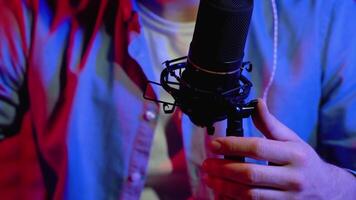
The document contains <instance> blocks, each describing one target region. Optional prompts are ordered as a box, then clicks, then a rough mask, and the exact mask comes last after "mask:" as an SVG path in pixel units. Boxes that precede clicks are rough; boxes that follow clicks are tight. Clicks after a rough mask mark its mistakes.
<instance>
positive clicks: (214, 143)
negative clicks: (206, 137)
mask: <svg viewBox="0 0 356 200" xmlns="http://www.w3.org/2000/svg"><path fill="white" fill-rule="evenodd" d="M210 149H211V150H212V151H218V150H220V149H221V143H220V142H217V141H215V140H213V141H211V142H210Z"/></svg>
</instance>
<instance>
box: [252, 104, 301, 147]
mask: <svg viewBox="0 0 356 200" xmlns="http://www.w3.org/2000/svg"><path fill="white" fill-rule="evenodd" d="M252 119H253V122H254V124H255V126H256V127H257V129H258V130H260V131H261V132H262V133H263V135H264V136H266V137H267V138H268V139H272V140H279V141H301V139H300V138H299V136H298V135H297V134H296V133H294V131H292V130H291V129H289V128H288V127H287V126H285V125H284V124H282V123H281V122H280V121H279V120H278V119H276V118H275V117H274V116H273V115H272V114H271V113H270V112H269V111H268V108H267V106H266V103H265V102H264V101H263V100H262V99H258V103H257V108H256V110H255V112H254V113H253V114H252Z"/></svg>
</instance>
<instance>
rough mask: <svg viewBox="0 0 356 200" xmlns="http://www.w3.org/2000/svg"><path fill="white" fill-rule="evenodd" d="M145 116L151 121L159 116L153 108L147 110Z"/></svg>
mask: <svg viewBox="0 0 356 200" xmlns="http://www.w3.org/2000/svg"><path fill="white" fill-rule="evenodd" d="M144 118H145V120H146V121H148V122H150V121H153V120H155V119H156V118H157V114H156V113H155V112H153V111H152V110H147V111H146V112H145V114H144Z"/></svg>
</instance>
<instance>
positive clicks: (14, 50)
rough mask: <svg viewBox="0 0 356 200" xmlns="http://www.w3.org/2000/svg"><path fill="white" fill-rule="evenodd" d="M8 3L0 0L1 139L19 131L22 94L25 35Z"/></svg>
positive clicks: (24, 65)
mask: <svg viewBox="0 0 356 200" xmlns="http://www.w3.org/2000/svg"><path fill="white" fill-rule="evenodd" d="M8 4H10V3H1V2H0V140H2V139H4V138H5V137H8V136H10V135H13V134H15V133H16V132H17V131H18V130H17V129H18V128H19V124H18V122H19V120H21V115H20V113H21V109H22V107H21V106H23V105H22V102H21V98H23V97H24V96H23V95H25V93H23V92H22V91H21V90H22V89H23V83H24V77H25V69H26V52H25V48H24V46H26V43H25V37H26V36H25V34H24V32H23V29H22V30H21V28H20V27H21V26H20V24H19V23H18V20H19V18H18V17H19V16H15V11H14V10H12V9H11V8H10V6H9V5H8ZM20 8H21V7H20ZM22 25H24V24H22ZM22 28H24V27H22Z"/></svg>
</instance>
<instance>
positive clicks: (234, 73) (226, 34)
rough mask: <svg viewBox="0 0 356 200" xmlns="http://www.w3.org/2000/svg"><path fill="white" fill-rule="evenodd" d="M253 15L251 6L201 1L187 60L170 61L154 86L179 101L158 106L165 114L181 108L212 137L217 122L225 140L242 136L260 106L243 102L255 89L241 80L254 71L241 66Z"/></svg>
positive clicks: (235, 0)
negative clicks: (223, 126)
mask: <svg viewBox="0 0 356 200" xmlns="http://www.w3.org/2000/svg"><path fill="white" fill-rule="evenodd" d="M252 11H253V0H201V1H200V4H199V10H198V15H197V21H196V25H195V30H194V35H193V39H192V42H191V44H190V48H189V53H188V56H187V57H183V58H178V59H174V60H170V61H166V62H165V63H164V64H165V66H166V68H165V69H164V70H163V71H162V73H161V79H160V84H159V83H154V82H151V83H154V84H158V85H161V86H162V87H163V88H164V89H165V90H166V91H167V92H168V93H169V94H171V95H172V97H173V98H174V100H175V102H174V103H173V104H172V103H168V102H161V101H158V102H160V103H163V109H164V111H165V112H166V113H172V112H173V111H174V109H175V106H179V107H180V109H181V110H182V111H183V112H184V113H185V114H187V115H188V116H189V118H190V119H191V121H192V122H193V123H194V124H196V125H198V126H201V127H207V130H208V133H209V134H213V133H214V126H213V124H214V123H215V122H217V121H221V120H224V119H227V130H226V135H227V136H243V127H242V119H243V118H247V117H249V116H250V115H251V113H252V112H253V110H254V108H255V106H256V102H257V101H251V102H248V103H246V102H245V99H246V98H247V97H248V95H249V93H250V88H251V87H252V83H251V82H250V81H249V80H248V79H247V78H246V77H245V76H244V75H243V74H242V72H243V70H244V69H246V70H247V71H251V70H252V64H251V63H250V62H244V61H243V57H244V48H245V43H246V37H247V34H248V29H249V25H250V21H251V16H252ZM172 78H173V79H175V80H176V81H177V82H172V81H171V80H172ZM144 97H145V95H144ZM146 99H149V98H147V97H146ZM149 100H152V99H149ZM169 106H172V107H171V108H168V107H169ZM227 159H233V160H239V161H242V162H243V160H244V159H243V158H237V157H227Z"/></svg>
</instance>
